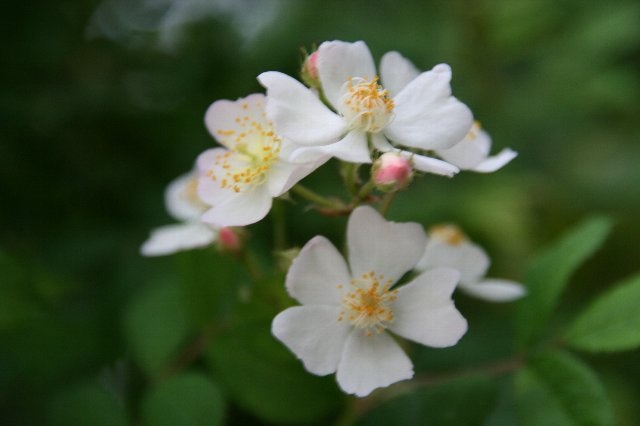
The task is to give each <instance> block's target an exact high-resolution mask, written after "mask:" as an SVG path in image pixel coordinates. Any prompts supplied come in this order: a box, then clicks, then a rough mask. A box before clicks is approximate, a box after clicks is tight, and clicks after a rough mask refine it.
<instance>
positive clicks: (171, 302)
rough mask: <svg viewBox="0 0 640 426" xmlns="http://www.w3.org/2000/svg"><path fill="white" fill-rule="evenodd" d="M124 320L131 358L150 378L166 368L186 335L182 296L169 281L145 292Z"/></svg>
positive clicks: (186, 327)
mask: <svg viewBox="0 0 640 426" xmlns="http://www.w3.org/2000/svg"><path fill="white" fill-rule="evenodd" d="M124 321H125V324H124V326H125V333H126V338H127V342H128V344H129V347H130V348H131V350H132V354H133V357H134V358H135V360H136V361H137V363H138V365H139V366H140V367H141V368H142V369H143V370H144V371H145V372H146V373H147V374H149V375H151V376H153V375H156V374H158V373H159V372H160V371H161V370H162V368H163V367H165V366H166V365H167V363H168V360H169V359H170V357H171V356H172V355H174V354H175V353H176V352H177V350H178V348H179V347H180V344H181V343H182V342H183V341H184V339H185V337H186V336H187V333H188V326H187V320H186V314H185V312H184V307H183V303H182V295H181V293H180V291H179V289H178V288H177V286H176V285H174V283H171V282H167V283H158V285H157V286H154V287H151V288H148V289H146V291H145V292H143V293H142V294H141V295H139V297H138V299H137V300H135V301H134V303H133V304H132V305H131V306H130V307H129V309H128V310H127V312H126V314H125V318H124Z"/></svg>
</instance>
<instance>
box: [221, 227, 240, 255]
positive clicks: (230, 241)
mask: <svg viewBox="0 0 640 426" xmlns="http://www.w3.org/2000/svg"><path fill="white" fill-rule="evenodd" d="M239 231H240V229H236V228H230V227H225V228H220V230H219V231H218V248H219V249H220V250H221V251H223V252H227V253H239V252H240V250H242V237H241V235H240V232H239Z"/></svg>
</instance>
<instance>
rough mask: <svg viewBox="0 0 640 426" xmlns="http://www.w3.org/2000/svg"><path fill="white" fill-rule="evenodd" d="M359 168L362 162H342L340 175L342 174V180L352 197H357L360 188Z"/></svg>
mask: <svg viewBox="0 0 640 426" xmlns="http://www.w3.org/2000/svg"><path fill="white" fill-rule="evenodd" d="M359 170H360V164H356V163H346V162H343V163H341V164H340V175H341V176H342V181H343V182H344V186H345V188H346V189H347V191H348V192H349V194H350V195H351V196H352V197H355V196H356V195H357V194H358V190H359V189H360V175H359V173H358V171H359Z"/></svg>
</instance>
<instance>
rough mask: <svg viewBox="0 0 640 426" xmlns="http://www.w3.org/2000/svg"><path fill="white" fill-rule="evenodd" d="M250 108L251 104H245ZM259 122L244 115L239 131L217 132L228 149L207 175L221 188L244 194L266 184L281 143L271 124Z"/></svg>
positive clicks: (246, 107) (240, 118)
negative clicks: (249, 189)
mask: <svg viewBox="0 0 640 426" xmlns="http://www.w3.org/2000/svg"><path fill="white" fill-rule="evenodd" d="M242 108H243V109H245V110H246V109H248V108H249V105H248V104H246V103H245V104H243V105H242ZM262 118H263V120H261V122H260V121H256V120H254V119H252V118H251V117H250V116H248V115H245V116H242V117H237V118H236V119H235V122H236V124H237V125H238V129H237V130H218V131H217V134H218V135H220V136H221V138H225V140H226V141H227V146H228V148H229V150H228V151H226V152H225V153H223V154H222V153H221V154H218V155H217V156H216V158H215V160H214V164H213V167H211V169H209V171H208V172H207V174H208V176H209V177H210V178H211V179H212V180H214V181H216V182H219V184H220V187H221V188H225V189H226V188H228V189H230V190H233V191H235V192H241V191H244V190H247V189H248V188H251V187H254V186H257V185H261V184H262V183H264V182H265V180H266V177H267V172H268V171H269V169H270V168H271V166H272V164H273V163H274V161H276V160H277V159H278V158H279V155H280V147H281V144H282V140H281V139H280V138H279V137H278V136H277V135H276V134H275V133H274V131H273V128H272V126H271V123H268V122H267V121H266V119H264V113H263V114H262Z"/></svg>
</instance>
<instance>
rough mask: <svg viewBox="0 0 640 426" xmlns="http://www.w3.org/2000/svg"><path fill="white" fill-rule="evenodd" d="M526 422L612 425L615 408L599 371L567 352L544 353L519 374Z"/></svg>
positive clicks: (522, 416) (560, 425)
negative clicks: (607, 395) (597, 372)
mask: <svg viewBox="0 0 640 426" xmlns="http://www.w3.org/2000/svg"><path fill="white" fill-rule="evenodd" d="M515 389H516V402H517V410H518V414H519V417H520V420H521V422H522V424H523V425H524V426H548V425H554V426H583V425H584V426H587V425H589V426H599V425H602V426H611V425H613V424H615V421H614V416H613V411H612V407H611V404H610V402H609V400H608V399H607V397H606V394H605V391H604V388H603V386H602V384H601V383H600V381H599V379H598V378H597V377H596V375H595V373H594V372H593V371H592V370H591V369H590V368H589V367H588V366H587V365H585V364H584V363H582V362H581V361H580V360H578V359H576V358H575V357H574V356H572V355H570V354H569V353H566V352H550V353H547V354H544V355H540V356H538V357H536V358H534V359H533V360H531V362H530V364H529V365H528V366H527V367H526V368H525V369H523V370H521V371H520V372H519V373H518V375H517V376H516V380H515Z"/></svg>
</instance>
